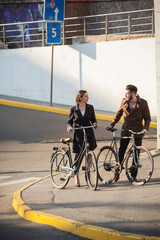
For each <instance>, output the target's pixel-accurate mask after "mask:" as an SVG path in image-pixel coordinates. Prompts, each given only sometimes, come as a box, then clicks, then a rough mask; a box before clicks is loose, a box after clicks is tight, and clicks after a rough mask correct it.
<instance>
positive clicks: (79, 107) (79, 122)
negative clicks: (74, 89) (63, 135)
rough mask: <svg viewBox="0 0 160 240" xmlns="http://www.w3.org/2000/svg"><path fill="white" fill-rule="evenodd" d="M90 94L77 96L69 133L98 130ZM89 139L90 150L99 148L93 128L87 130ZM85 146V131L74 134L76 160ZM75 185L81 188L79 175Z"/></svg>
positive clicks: (82, 92) (71, 115) (68, 125)
mask: <svg viewBox="0 0 160 240" xmlns="http://www.w3.org/2000/svg"><path fill="white" fill-rule="evenodd" d="M88 99H89V97H88V92H87V91H85V90H80V91H79V92H78V93H77V96H76V105H75V106H74V107H72V108H71V110H70V115H69V119H68V122H67V131H68V132H70V131H72V128H78V127H81V126H83V127H84V126H91V125H94V126H95V128H98V125H97V121H96V118H95V113H94V107H93V106H92V105H90V104H87V102H88ZM86 133H87V139H88V142H89V150H92V151H93V150H94V149H95V148H96V147H97V144H96V139H95V135H94V131H93V129H92V128H88V129H86ZM82 144H83V131H82V130H75V131H74V134H73V152H74V153H75V160H74V161H76V159H77V157H78V155H79V153H80V151H81V148H82ZM75 185H76V186H78V187H80V181H79V174H77V175H76V181H75Z"/></svg>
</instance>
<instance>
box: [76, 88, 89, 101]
mask: <svg viewBox="0 0 160 240" xmlns="http://www.w3.org/2000/svg"><path fill="white" fill-rule="evenodd" d="M86 92H87V91H86V90H79V92H78V93H77V96H76V103H77V104H78V103H80V102H81V99H80V98H81V97H83V96H84V94H85V93H86Z"/></svg>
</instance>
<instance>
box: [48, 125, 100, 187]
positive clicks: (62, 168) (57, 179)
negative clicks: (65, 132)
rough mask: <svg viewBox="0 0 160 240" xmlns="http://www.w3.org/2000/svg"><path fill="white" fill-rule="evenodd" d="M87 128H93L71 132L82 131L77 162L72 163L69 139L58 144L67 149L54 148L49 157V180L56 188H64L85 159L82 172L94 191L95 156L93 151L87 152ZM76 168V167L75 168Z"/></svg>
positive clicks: (95, 185)
mask: <svg viewBox="0 0 160 240" xmlns="http://www.w3.org/2000/svg"><path fill="white" fill-rule="evenodd" d="M87 128H94V126H87V127H79V128H73V131H79V130H83V138H84V141H83V145H82V149H81V152H80V154H79V155H78V158H77V160H76V161H75V162H74V163H73V161H72V155H71V149H70V142H72V140H71V138H62V139H60V142H62V143H64V144H67V147H62V148H58V147H54V148H53V150H54V151H55V152H54V153H53V154H52V156H51V179H52V182H53V185H54V186H55V187H56V188H59V189H62V188H64V187H65V186H66V185H67V184H68V182H69V180H70V178H71V177H74V176H75V175H76V174H77V173H78V172H79V171H80V167H81V163H82V160H83V158H84V157H85V166H84V167H82V170H84V171H85V178H86V181H87V184H88V185H89V187H90V189H91V190H96V188H97V185H98V170H97V161H96V156H95V154H94V152H93V151H89V143H88V142H87V134H86V130H85V129H87ZM75 166H76V167H75Z"/></svg>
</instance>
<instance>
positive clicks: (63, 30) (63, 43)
mask: <svg viewBox="0 0 160 240" xmlns="http://www.w3.org/2000/svg"><path fill="white" fill-rule="evenodd" d="M64 44H65V23H64V21H63V45H64Z"/></svg>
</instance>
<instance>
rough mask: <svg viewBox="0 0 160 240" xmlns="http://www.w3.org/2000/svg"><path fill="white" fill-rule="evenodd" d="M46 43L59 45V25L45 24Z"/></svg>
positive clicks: (57, 23) (58, 23)
mask: <svg viewBox="0 0 160 240" xmlns="http://www.w3.org/2000/svg"><path fill="white" fill-rule="evenodd" d="M46 42H47V43H57V44H60V43H61V23H60V22H47V39H46Z"/></svg>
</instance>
